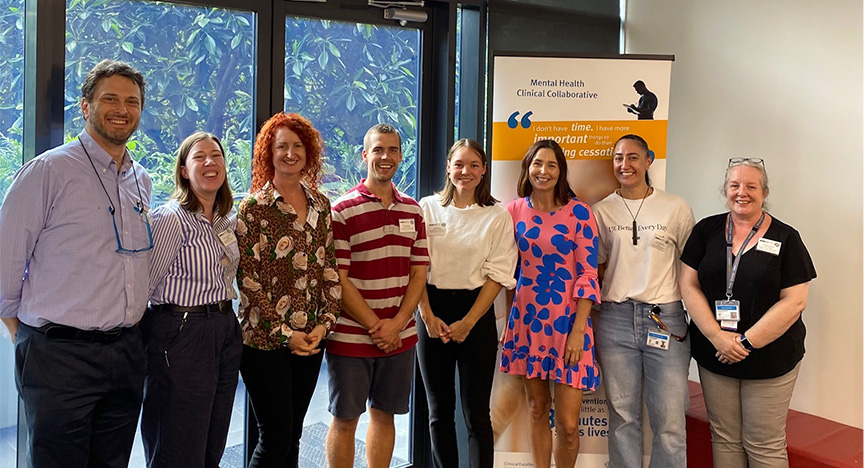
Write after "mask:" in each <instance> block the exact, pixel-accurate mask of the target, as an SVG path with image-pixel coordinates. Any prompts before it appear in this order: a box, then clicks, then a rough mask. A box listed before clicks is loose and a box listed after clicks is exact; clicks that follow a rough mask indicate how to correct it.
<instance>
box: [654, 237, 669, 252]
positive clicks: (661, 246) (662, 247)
mask: <svg viewBox="0 0 864 468" xmlns="http://www.w3.org/2000/svg"><path fill="white" fill-rule="evenodd" d="M670 243H671V241H670V240H669V239H668V238H667V237H666V236H664V235H663V234H657V235H655V236H654V238H653V239H651V248H653V249H657V250H659V251H661V252H665V251H666V247H668V246H669V244H670Z"/></svg>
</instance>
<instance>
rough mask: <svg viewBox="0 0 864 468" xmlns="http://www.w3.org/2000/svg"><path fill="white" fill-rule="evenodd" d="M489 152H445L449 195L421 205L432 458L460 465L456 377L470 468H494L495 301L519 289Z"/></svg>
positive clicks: (464, 144)
mask: <svg viewBox="0 0 864 468" xmlns="http://www.w3.org/2000/svg"><path fill="white" fill-rule="evenodd" d="M486 170H487V161H486V154H485V152H484V151H483V148H482V147H481V146H480V144H479V143H477V142H476V141H474V140H468V139H462V140H459V141H457V142H456V143H455V144H453V147H452V148H450V151H449V152H448V153H447V178H446V180H445V183H444V189H443V190H442V191H441V192H439V193H436V194H435V195H432V196H429V197H425V198H423V199H422V200H420V206H422V207H423V215H424V218H425V220H426V232H427V238H428V240H429V258H430V265H429V272H428V275H427V283H428V284H427V285H426V294H424V295H423V298H422V300H421V301H420V307H419V311H420V313H419V315H420V318H421V319H422V320H423V323H424V324H425V327H417V335H418V343H417V359H418V361H419V363H420V371H421V375H422V376H423V385H424V386H425V387H426V399H427V401H428V403H429V432H430V434H431V436H432V455H433V456H432V458H433V461H434V463H435V466H436V467H437V468H443V467H453V466H459V456H458V453H457V448H456V431H455V422H454V412H455V409H456V395H455V392H456V390H455V389H456V381H455V371H456V369H457V368H458V370H459V383H460V389H461V392H460V393H461V395H460V397H461V399H462V408H463V411H464V414H465V421H466V423H467V426H468V427H467V429H468V452H469V454H468V459H469V464H470V466H471V467H472V468H491V467H492V461H493V444H494V442H493V435H492V423H491V421H490V418H489V395H490V394H491V392H492V377H493V376H494V374H495V364H496V354H497V350H498V333H497V329H496V326H495V313H494V310H493V307H492V302H493V301H494V300H495V297H496V296H497V295H498V293H499V292H500V291H501V288H502V287H506V288H508V289H512V288H513V287H514V286H516V280H515V279H514V277H513V272H514V270H515V268H516V261H517V256H518V255H517V252H516V244H515V241H514V237H513V221H512V220H511V218H510V214H509V213H508V212H507V210H505V209H504V208H503V207H501V205H499V204H498V203H497V202H496V200H495V199H494V198H492V195H491V194H490V184H489V178H488V177H486Z"/></svg>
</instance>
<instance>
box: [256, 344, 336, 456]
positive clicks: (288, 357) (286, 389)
mask: <svg viewBox="0 0 864 468" xmlns="http://www.w3.org/2000/svg"><path fill="white" fill-rule="evenodd" d="M323 358H324V350H323V349H321V350H320V351H319V352H318V354H315V355H312V356H297V355H294V354H291V351H290V350H288V349H287V348H284V349H276V350H272V351H262V350H259V349H255V348H251V347H249V346H244V347H243V360H242V362H241V364H240V373H241V374H242V375H243V382H244V383H245V384H246V391H247V392H249V400H250V401H251V403H252V411H253V412H254V413H255V419H256V420H257V421H258V445H257V446H256V447H255V452H254V453H253V454H252V460H251V461H250V462H249V468H296V467H297V463H298V460H299V457H300V437H301V436H302V435H303V419H305V418H306V410H308V409H309V402H310V401H311V400H312V394H313V393H315V385H316V384H317V383H318V371H319V370H320V369H321V360H322V359H323Z"/></svg>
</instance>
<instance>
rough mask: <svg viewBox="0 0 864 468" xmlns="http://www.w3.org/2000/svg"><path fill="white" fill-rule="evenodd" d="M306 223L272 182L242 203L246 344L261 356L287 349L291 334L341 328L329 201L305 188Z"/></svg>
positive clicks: (242, 316)
mask: <svg viewBox="0 0 864 468" xmlns="http://www.w3.org/2000/svg"><path fill="white" fill-rule="evenodd" d="M303 190H304V191H305V192H306V197H307V198H308V200H309V204H308V205H307V206H308V209H307V214H306V221H305V222H304V223H302V224H301V223H300V222H298V216H297V212H296V211H294V207H292V206H291V204H290V203H287V202H285V201H284V199H283V198H282V196H281V195H279V193H278V192H276V190H275V188H274V187H273V185H272V182H268V183H267V184H266V185H264V187H262V188H261V189H260V190H258V191H257V192H255V193H253V194H251V195H249V196H247V197H246V198H245V199H243V201H242V202H241V203H240V210H239V214H238V216H237V243H238V247H239V249H240V268H239V269H238V271H237V284H238V285H239V287H240V308H239V311H238V315H239V317H240V326H241V329H242V331H243V344H245V345H247V346H250V347H253V348H257V349H262V350H271V349H276V348H280V347H282V346H286V345H287V341H286V339H287V335H288V334H290V332H291V330H297V331H302V332H305V333H309V332H311V331H312V329H313V328H315V326H316V325H319V324H320V325H324V327H325V328H327V331H328V333H329V332H330V330H331V329H332V327H333V325H335V323H336V319H337V317H338V315H339V307H340V301H341V299H342V286H340V284H339V275H338V273H337V272H336V269H337V266H336V254H335V250H334V247H333V229H332V225H331V221H330V201H329V200H327V197H325V196H324V195H322V194H321V193H320V192H318V191H316V190H312V189H310V188H309V187H307V186H305V185H303Z"/></svg>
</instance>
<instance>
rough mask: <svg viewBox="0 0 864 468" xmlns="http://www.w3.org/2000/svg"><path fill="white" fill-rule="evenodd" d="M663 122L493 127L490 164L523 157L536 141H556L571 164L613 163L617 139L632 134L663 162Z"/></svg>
mask: <svg viewBox="0 0 864 468" xmlns="http://www.w3.org/2000/svg"><path fill="white" fill-rule="evenodd" d="M667 126H668V122H667V121H666V120H594V121H578V122H575V121H563V122H531V124H530V126H529V127H528V128H522V127H521V126H517V127H516V128H510V127H509V126H508V125H507V122H494V123H493V124H492V160H494V161H513V160H520V159H522V157H523V156H525V151H527V150H528V147H529V146H531V145H532V144H534V142H535V141H538V140H555V141H556V142H558V144H559V145H561V149H563V150H564V155H565V156H566V157H567V159H570V160H591V159H600V160H608V159H612V150H613V148H612V146H613V145H614V144H615V142H616V141H617V140H618V138H620V137H622V136H624V135H627V134H629V133H634V134H636V135H639V136H641V137H642V138H644V139H645V141H647V142H648V146H649V147H650V148H651V149H652V150H653V151H654V157H655V159H664V158H666V127H667Z"/></svg>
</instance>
